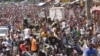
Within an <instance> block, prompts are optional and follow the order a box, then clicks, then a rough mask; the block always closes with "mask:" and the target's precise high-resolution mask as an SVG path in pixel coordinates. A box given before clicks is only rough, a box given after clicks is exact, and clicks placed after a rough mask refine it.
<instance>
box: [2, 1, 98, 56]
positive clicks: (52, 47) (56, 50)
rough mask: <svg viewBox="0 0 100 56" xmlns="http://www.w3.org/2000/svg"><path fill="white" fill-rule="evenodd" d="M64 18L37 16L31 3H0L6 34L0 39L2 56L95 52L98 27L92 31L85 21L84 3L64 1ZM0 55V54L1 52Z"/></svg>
mask: <svg viewBox="0 0 100 56" xmlns="http://www.w3.org/2000/svg"><path fill="white" fill-rule="evenodd" d="M64 7H65V17H66V19H64V20H61V21H59V20H53V21H52V20H50V18H39V17H38V15H37V14H38V12H39V11H38V10H39V9H38V8H37V7H35V6H34V5H33V4H28V3H19V4H13V3H8V4H2V5H0V26H8V28H9V34H8V35H7V36H5V37H4V39H0V40H1V41H0V42H1V44H0V54H1V55H2V56H11V55H12V56H15V55H17V54H19V55H20V56H31V55H33V56H35V55H36V56H37V55H39V56H50V55H52V56H91V55H94V56H97V54H98V47H99V42H100V39H99V37H100V35H99V34H100V32H99V31H100V28H99V27H96V30H95V32H96V33H94V26H95V24H94V23H93V22H90V23H88V21H87V17H86V15H85V7H84V6H83V7H81V6H79V4H73V5H66V6H64ZM1 55H0V56H1Z"/></svg>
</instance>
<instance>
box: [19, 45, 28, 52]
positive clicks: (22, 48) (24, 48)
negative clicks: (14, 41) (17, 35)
mask: <svg viewBox="0 0 100 56" xmlns="http://www.w3.org/2000/svg"><path fill="white" fill-rule="evenodd" d="M20 49H21V51H22V52H26V51H27V48H26V47H25V45H24V44H20Z"/></svg>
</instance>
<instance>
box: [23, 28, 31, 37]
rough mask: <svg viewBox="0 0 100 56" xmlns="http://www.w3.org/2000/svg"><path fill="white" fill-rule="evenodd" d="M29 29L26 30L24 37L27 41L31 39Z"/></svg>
mask: <svg viewBox="0 0 100 56" xmlns="http://www.w3.org/2000/svg"><path fill="white" fill-rule="evenodd" d="M29 30H30V29H29V28H26V29H24V35H25V39H27V38H29V37H30V33H29Z"/></svg>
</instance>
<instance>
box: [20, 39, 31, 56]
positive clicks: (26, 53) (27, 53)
mask: <svg viewBox="0 0 100 56" xmlns="http://www.w3.org/2000/svg"><path fill="white" fill-rule="evenodd" d="M25 45H26V42H25V41H22V43H21V44H20V49H21V52H22V55H21V56H31V55H30V53H29V52H28V51H27V48H26V46H25Z"/></svg>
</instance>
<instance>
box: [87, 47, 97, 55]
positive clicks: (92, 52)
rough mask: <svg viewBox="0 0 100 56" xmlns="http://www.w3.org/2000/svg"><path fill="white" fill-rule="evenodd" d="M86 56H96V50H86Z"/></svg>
mask: <svg viewBox="0 0 100 56" xmlns="http://www.w3.org/2000/svg"><path fill="white" fill-rule="evenodd" d="M86 56H97V50H96V49H87V51H86Z"/></svg>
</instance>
